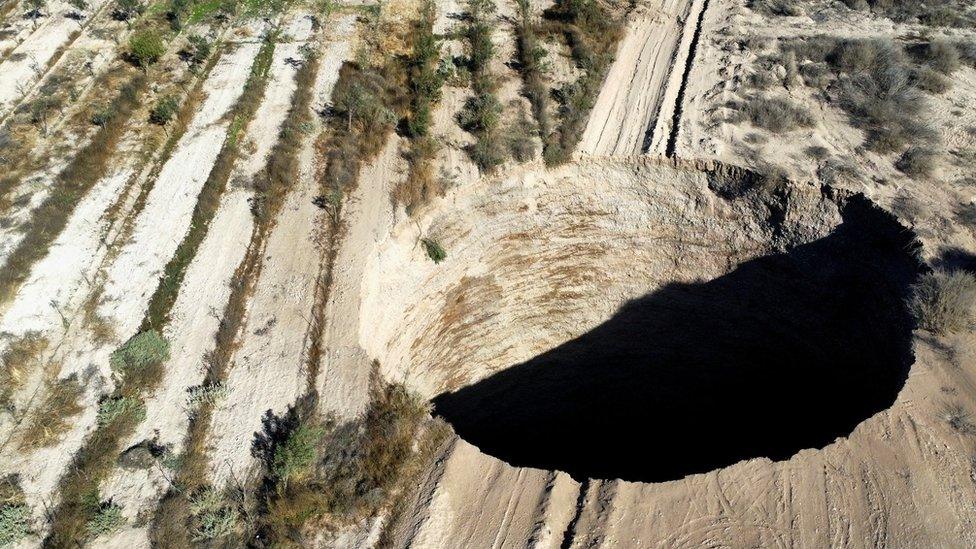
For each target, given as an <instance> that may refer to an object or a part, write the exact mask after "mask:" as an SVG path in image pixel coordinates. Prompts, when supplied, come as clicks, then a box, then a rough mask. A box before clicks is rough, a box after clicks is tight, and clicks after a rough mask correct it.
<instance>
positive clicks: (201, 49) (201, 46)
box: [180, 34, 211, 68]
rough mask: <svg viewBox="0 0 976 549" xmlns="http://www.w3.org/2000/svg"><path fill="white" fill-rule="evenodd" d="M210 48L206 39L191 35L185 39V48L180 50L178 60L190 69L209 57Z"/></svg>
mask: <svg viewBox="0 0 976 549" xmlns="http://www.w3.org/2000/svg"><path fill="white" fill-rule="evenodd" d="M210 51H211V46H210V42H208V41H207V39H206V38H204V37H203V36H200V35H199V34H191V35H190V36H189V37H188V38H187V43H186V46H184V47H183V49H182V50H180V59H182V60H183V61H185V62H186V63H187V64H188V65H189V66H190V67H191V68H192V67H196V66H197V65H200V64H201V63H203V62H204V61H206V60H207V58H208V57H210Z"/></svg>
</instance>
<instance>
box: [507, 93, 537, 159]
mask: <svg viewBox="0 0 976 549" xmlns="http://www.w3.org/2000/svg"><path fill="white" fill-rule="evenodd" d="M517 113H518V114H517V115H516V117H515V118H514V119H513V120H512V122H511V124H509V126H508V130H507V131H506V132H505V135H507V136H508V150H509V153H510V154H511V155H512V157H513V158H515V159H516V160H518V161H519V162H528V161H529V160H532V159H533V158H535V141H534V140H533V139H532V137H533V135H532V123H531V122H530V121H529V118H528V116H527V115H526V113H525V109H524V108H523V107H522V106H521V105H519V106H518V107H517Z"/></svg>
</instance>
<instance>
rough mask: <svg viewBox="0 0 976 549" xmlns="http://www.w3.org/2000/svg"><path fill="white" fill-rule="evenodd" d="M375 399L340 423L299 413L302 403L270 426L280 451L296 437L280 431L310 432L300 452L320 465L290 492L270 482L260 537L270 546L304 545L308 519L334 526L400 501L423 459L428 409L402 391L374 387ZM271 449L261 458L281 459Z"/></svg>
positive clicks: (400, 388) (292, 485) (293, 483)
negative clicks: (403, 487)
mask: <svg viewBox="0 0 976 549" xmlns="http://www.w3.org/2000/svg"><path fill="white" fill-rule="evenodd" d="M375 375H376V374H374V376H375ZM374 380H375V377H374ZM374 385H379V383H378V382H376V381H374ZM371 397H372V398H371V400H370V404H369V406H368V407H367V410H366V411H365V413H364V414H363V416H362V417H360V418H358V419H355V420H351V421H347V422H344V423H341V424H338V425H337V424H335V423H334V422H332V421H326V422H324V423H322V422H320V421H319V420H317V419H315V418H314V416H312V415H310V414H309V412H307V411H305V412H303V411H301V410H300V408H301V406H300V405H299V406H296V407H293V408H291V409H290V410H289V412H288V413H287V414H286V415H285V416H284V417H282V418H278V419H275V420H271V421H267V420H266V421H265V427H266V433H267V434H266V436H265V437H264V440H266V441H269V442H272V441H274V440H278V441H279V442H278V443H277V444H278V445H281V444H284V443H285V442H283V441H287V440H289V439H290V438H291V437H290V436H288V435H286V436H284V437H283V436H282V435H281V433H280V432H279V433H275V431H276V430H280V429H286V430H287V429H292V430H299V429H306V428H307V429H311V430H310V431H307V432H311V433H314V434H316V436H315V437H312V440H308V441H306V442H308V443H310V444H303V446H305V447H306V448H305V450H304V451H303V453H305V454H306V455H312V456H314V457H312V460H313V461H314V462H315V463H316V466H315V467H314V468H310V469H308V470H309V474H307V475H304V476H301V477H296V478H293V479H292V480H291V481H290V482H289V483H288V484H287V486H283V485H280V484H277V483H274V482H272V484H271V489H269V490H266V491H265V492H264V493H263V496H262V497H263V500H264V505H262V506H261V508H262V510H263V511H262V514H261V516H260V517H259V518H258V521H257V522H258V528H259V531H258V533H257V535H258V537H260V538H261V539H263V540H265V541H267V542H269V544H270V545H272V546H277V545H279V544H282V545H283V544H284V542H285V541H286V540H288V541H290V542H292V544H299V545H301V544H302V542H303V540H302V538H301V532H302V526H303V525H304V524H305V523H307V522H308V521H309V520H310V519H313V518H323V519H324V520H325V521H326V522H327V523H329V522H331V523H333V524H336V523H338V524H342V523H348V522H350V521H354V520H359V519H361V518H363V517H368V516H371V515H373V514H374V513H376V512H377V510H379V509H381V508H382V507H383V506H384V505H385V504H386V503H387V502H389V500H390V499H391V497H393V496H394V495H395V493H396V491H397V489H398V486H400V485H401V483H402V482H403V481H404V480H405V478H406V477H408V476H409V475H408V473H407V472H408V470H409V468H410V466H411V464H412V463H413V462H414V459H415V458H417V457H419V452H418V451H417V450H415V444H416V443H417V438H418V434H419V433H420V428H421V425H422V424H423V423H424V422H425V421H426V420H427V418H428V414H429V411H428V408H427V406H426V404H425V402H424V401H423V400H422V399H419V398H417V397H416V396H415V395H413V394H411V393H409V392H408V391H407V390H406V389H405V388H404V387H403V386H401V385H386V386H382V387H379V386H374V387H373V388H372V389H371ZM273 447H274V443H273V442H272V444H271V446H269V447H266V448H265V449H264V450H263V451H262V452H260V453H261V454H262V455H264V456H265V457H266V458H267V457H268V456H269V455H277V452H269V450H270V449H271V448H273ZM270 469H271V468H270V467H269V472H270ZM272 474H273V473H272ZM272 478H275V477H272Z"/></svg>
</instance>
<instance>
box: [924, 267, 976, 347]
mask: <svg viewBox="0 0 976 549" xmlns="http://www.w3.org/2000/svg"><path fill="white" fill-rule="evenodd" d="M909 307H910V308H911V310H912V313H913V314H914V315H915V319H916V321H917V322H918V325H919V327H921V328H923V329H925V330H929V331H931V332H934V333H936V334H940V335H944V334H949V333H953V332H958V331H960V330H966V329H969V328H970V327H971V326H972V325H973V322H974V320H976V276H973V275H972V274H970V273H968V272H966V271H934V272H931V273H928V274H926V275H924V276H923V277H922V278H921V280H920V281H919V282H918V283H917V284H916V285H915V286H914V287H913V288H912V296H911V299H910V301H909Z"/></svg>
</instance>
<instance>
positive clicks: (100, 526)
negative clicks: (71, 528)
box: [85, 493, 125, 538]
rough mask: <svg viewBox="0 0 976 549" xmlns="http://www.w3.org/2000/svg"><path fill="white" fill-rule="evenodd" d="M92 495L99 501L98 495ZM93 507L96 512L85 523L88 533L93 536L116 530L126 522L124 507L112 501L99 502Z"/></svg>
mask: <svg viewBox="0 0 976 549" xmlns="http://www.w3.org/2000/svg"><path fill="white" fill-rule="evenodd" d="M96 494H97V493H96ZM92 497H93V498H96V501H97V495H93V496H92ZM93 507H94V509H93V511H94V512H93V513H92V514H91V518H90V519H88V523H87V524H86V525H85V530H87V532H88V535H89V536H91V537H92V538H97V537H99V536H102V535H105V534H109V533H111V532H114V531H116V530H118V529H119V528H121V527H122V526H123V525H124V524H125V517H124V516H122V508H121V507H119V506H118V505H116V504H114V503H112V502H111V501H107V502H98V503H96V504H94V505H93Z"/></svg>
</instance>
